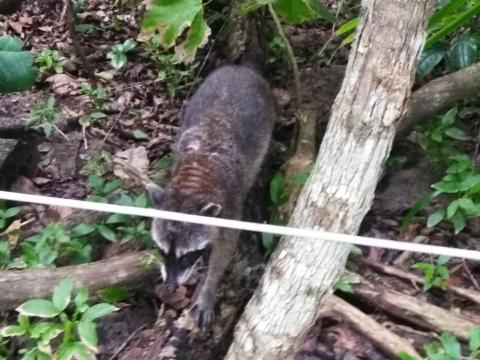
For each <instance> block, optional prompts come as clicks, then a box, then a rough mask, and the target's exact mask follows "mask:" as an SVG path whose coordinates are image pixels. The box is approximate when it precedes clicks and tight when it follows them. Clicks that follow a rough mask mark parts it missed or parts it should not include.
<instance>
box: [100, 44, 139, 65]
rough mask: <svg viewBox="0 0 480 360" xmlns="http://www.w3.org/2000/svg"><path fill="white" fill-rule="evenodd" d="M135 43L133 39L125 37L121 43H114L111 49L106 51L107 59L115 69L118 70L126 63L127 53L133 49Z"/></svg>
mask: <svg viewBox="0 0 480 360" xmlns="http://www.w3.org/2000/svg"><path fill="white" fill-rule="evenodd" d="M135 46H137V43H136V42H135V40H133V39H127V40H125V42H124V43H123V44H115V45H113V46H112V50H110V51H109V52H108V53H107V59H110V63H111V64H112V66H113V68H114V69H115V70H120V69H121V68H122V67H123V66H124V65H125V64H126V63H127V53H128V52H129V51H131V50H133V49H134V48H135Z"/></svg>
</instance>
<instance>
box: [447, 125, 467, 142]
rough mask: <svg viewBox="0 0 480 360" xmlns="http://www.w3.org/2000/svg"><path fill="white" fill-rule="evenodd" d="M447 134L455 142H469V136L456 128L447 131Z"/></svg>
mask: <svg viewBox="0 0 480 360" xmlns="http://www.w3.org/2000/svg"><path fill="white" fill-rule="evenodd" d="M445 134H447V135H448V136H449V137H451V138H452V139H455V140H468V136H467V135H466V134H465V132H464V131H463V130H461V129H459V128H456V127H451V128H448V129H446V130H445Z"/></svg>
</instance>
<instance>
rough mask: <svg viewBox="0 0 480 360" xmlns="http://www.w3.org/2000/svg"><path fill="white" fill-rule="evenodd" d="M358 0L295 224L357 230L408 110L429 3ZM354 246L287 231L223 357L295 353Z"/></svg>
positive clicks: (238, 359)
mask: <svg viewBox="0 0 480 360" xmlns="http://www.w3.org/2000/svg"><path fill="white" fill-rule="evenodd" d="M362 5H363V14H362V17H361V21H360V24H359V26H358V29H357V34H356V41H355V44H354V46H353V48H352V50H351V52H350V58H349V63H348V66H347V70H346V75H345V79H344V81H343V85H342V89H341V90H340V92H339V94H338V96H337V99H336V101H335V104H334V106H333V111H332V116H331V119H330V122H329V124H328V128H327V132H326V134H325V138H324V140H323V143H322V146H321V148H320V151H319V154H318V157H317V161H316V163H315V166H314V169H313V172H312V175H311V177H310V179H309V181H308V182H307V184H306V185H305V187H304V189H303V191H302V193H301V195H300V197H299V200H298V203H297V206H296V208H295V211H294V212H293V215H292V218H291V220H290V225H291V226H295V227H299V228H310V229H311V228H314V229H323V230H328V231H333V232H343V233H348V234H355V233H357V231H358V229H359V226H360V223H361V221H362V219H363V217H364V215H365V214H366V212H367V211H368V210H369V208H370V206H371V204H372V201H373V196H374V191H375V187H376V184H377V181H378V179H379V175H380V173H381V171H382V166H383V164H384V163H385V161H386V159H387V157H388V154H389V152H390V149H391V146H392V142H393V139H394V136H395V127H396V125H397V122H398V121H399V119H400V118H401V117H402V116H403V115H404V114H405V112H406V103H407V99H408V97H409V95H410V92H411V88H412V83H413V80H414V70H415V65H416V60H417V58H418V55H419V53H420V50H421V48H422V44H423V42H424V40H425V36H426V31H425V24H426V20H427V19H428V16H429V15H430V11H429V10H430V8H431V3H430V2H429V1H428V0H417V1H409V0H392V1H375V0H363V4H362ZM319 96H321V94H319ZM349 250H350V246H348V245H345V244H340V243H334V242H328V241H319V240H312V239H304V238H292V237H285V238H282V240H281V241H280V243H279V246H278V248H277V249H276V251H275V252H274V254H273V255H272V259H271V261H270V264H269V265H268V267H267V269H266V272H265V275H264V278H263V280H262V283H261V284H260V286H259V288H258V289H257V291H256V292H255V294H254V296H253V297H252V299H251V300H250V302H249V303H248V305H247V307H246V309H245V312H244V314H243V315H242V317H241V318H240V321H239V322H238V324H237V328H236V332H235V335H234V340H233V342H232V345H231V347H230V350H229V352H228V354H227V356H226V359H228V360H234V359H235V360H244V359H255V360H271V359H276V360H282V359H292V358H293V356H294V354H295V352H296V351H298V350H299V348H300V347H301V345H302V344H303V341H304V338H305V335H306V334H307V332H308V331H309V329H310V327H311V326H312V325H313V323H314V321H315V319H316V318H317V314H318V312H319V307H320V304H321V301H322V300H323V299H324V297H325V296H326V295H327V294H329V293H330V292H331V291H332V288H333V285H334V284H335V281H336V280H337V278H338V276H339V275H340V274H341V272H342V271H343V269H344V265H345V261H346V258H347V255H348V253H349Z"/></svg>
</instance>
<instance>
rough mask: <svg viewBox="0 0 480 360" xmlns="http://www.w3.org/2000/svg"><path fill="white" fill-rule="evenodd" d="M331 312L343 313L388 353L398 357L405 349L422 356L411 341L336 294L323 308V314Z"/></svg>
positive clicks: (354, 325) (347, 319) (416, 355)
mask: <svg viewBox="0 0 480 360" xmlns="http://www.w3.org/2000/svg"><path fill="white" fill-rule="evenodd" d="M329 312H334V313H338V314H339V315H341V316H342V318H344V319H345V320H346V321H348V322H349V323H350V324H351V325H352V326H353V327H354V328H355V329H356V330H357V331H359V332H360V333H362V334H363V335H364V336H366V337H367V338H369V339H370V340H371V341H372V342H373V343H374V344H375V345H376V346H378V347H379V348H380V349H382V350H383V351H384V352H386V353H387V354H388V355H391V356H392V357H395V358H396V354H397V353H399V352H401V351H405V352H407V353H409V354H410V355H412V356H414V357H416V358H421V356H420V355H419V354H418V353H417V351H416V350H415V348H414V347H413V346H412V344H411V343H410V342H408V341H407V340H405V339H403V338H401V337H400V336H398V335H397V334H395V333H394V332H392V331H391V330H389V329H387V328H386V327H384V326H382V325H381V324H380V323H378V322H377V321H375V320H374V319H372V318H371V317H370V316H368V315H367V314H365V313H363V312H362V311H360V310H358V309H357V308H356V307H355V306H353V305H350V304H349V303H348V302H346V301H345V300H343V299H341V298H339V297H337V296H335V295H331V296H329V297H328V298H327V299H326V301H325V304H324V305H323V306H322V308H321V314H328V313H329Z"/></svg>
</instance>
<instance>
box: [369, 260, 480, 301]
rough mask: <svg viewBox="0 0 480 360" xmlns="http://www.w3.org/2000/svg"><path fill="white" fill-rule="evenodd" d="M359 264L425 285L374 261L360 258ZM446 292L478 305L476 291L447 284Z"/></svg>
mask: <svg viewBox="0 0 480 360" xmlns="http://www.w3.org/2000/svg"><path fill="white" fill-rule="evenodd" d="M361 262H362V263H364V264H365V265H367V266H369V267H371V268H373V269H375V270H377V271H381V272H382V273H384V274H387V275H392V276H396V277H398V278H400V279H403V280H408V281H411V282H412V283H417V284H422V285H423V284H425V280H424V279H423V278H422V277H420V276H418V275H415V274H412V273H410V272H408V271H405V270H402V269H399V268H396V267H393V266H388V265H384V264H381V263H379V262H376V261H372V260H368V259H366V258H362V259H361ZM447 290H449V291H451V292H452V293H454V294H455V295H458V296H461V297H464V298H466V299H468V300H470V301H473V302H475V303H477V304H480V292H478V291H474V290H470V289H465V288H461V287H458V286H452V285H448V284H447Z"/></svg>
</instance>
